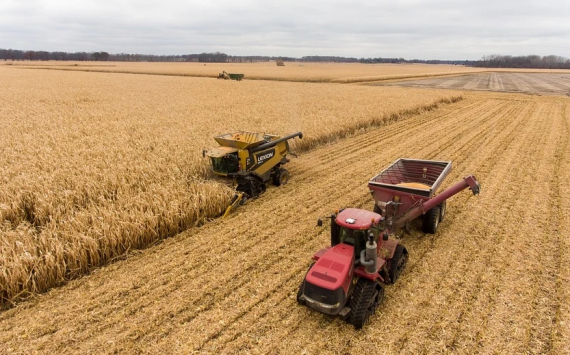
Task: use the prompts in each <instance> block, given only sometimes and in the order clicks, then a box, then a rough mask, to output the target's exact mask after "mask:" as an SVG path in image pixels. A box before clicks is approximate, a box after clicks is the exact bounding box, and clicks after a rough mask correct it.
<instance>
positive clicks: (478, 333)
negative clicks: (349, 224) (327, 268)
mask: <svg viewBox="0 0 570 355" xmlns="http://www.w3.org/2000/svg"><path fill="white" fill-rule="evenodd" d="M541 100H543V99H540V98H531V97H529V98H526V97H522V96H516V95H513V96H508V95H505V96H503V97H501V99H500V100H495V99H493V98H492V96H489V95H485V94H482V95H472V96H470V97H468V98H467V99H466V100H464V101H463V102H459V103H456V104H453V105H449V106H446V107H444V108H441V109H438V110H435V111H431V112H426V113H423V114H422V115H420V116H415V117H410V118H408V119H406V120H404V121H402V122H396V123H393V124H391V125H390V126H387V127H384V128H380V129H374V130H370V131H369V132H366V133H363V134H362V135H358V136H356V137H354V138H350V139H346V140H343V141H341V142H339V143H337V144H331V145H329V146H327V147H324V148H321V149H317V150H314V151H312V152H310V153H308V154H306V155H304V156H301V157H300V158H298V159H293V160H292V162H291V164H290V167H289V170H290V171H291V174H292V176H293V180H291V182H290V183H289V184H288V185H286V186H282V187H280V188H270V189H269V190H268V192H267V193H266V194H265V195H264V196H263V198H261V199H259V200H255V201H251V203H248V204H247V205H245V206H243V207H241V208H240V209H238V210H237V211H236V212H235V213H234V214H233V215H232V216H231V217H230V218H228V219H227V220H224V221H222V220H218V221H214V222H212V223H210V224H207V225H205V226H203V227H201V228H197V229H193V230H191V231H189V232H187V233H184V234H182V235H180V236H178V237H175V238H172V239H169V240H166V241H165V242H164V243H163V244H161V245H158V246H156V247H154V248H152V249H150V250H147V251H144V252H142V253H141V254H142V255H140V256H135V257H134V258H132V259H130V260H126V261H124V262H120V263H117V264H114V265H111V266H109V267H107V268H104V269H101V270H98V271H97V272H96V273H94V274H93V275H90V276H88V277H85V278H83V279H81V280H77V281H74V282H71V283H70V284H69V285H67V286H65V287H62V288H60V289H57V290H54V291H52V292H51V293H49V294H46V295H44V296H40V297H39V299H38V301H37V302H36V303H27V304H23V305H21V306H19V307H16V308H15V309H12V310H9V311H7V312H4V313H3V314H0V326H1V327H2V329H3V330H4V331H3V332H2V333H1V334H0V344H3V345H0V352H3V353H4V352H6V353H30V352H34V351H39V352H42V353H58V352H77V353H85V352H88V351H97V352H104V353H112V352H129V353H190V352H198V353H227V354H231V353H236V352H248V353H302V352H303V351H304V352H306V353H362V352H373V353H384V352H388V353H399V352H401V353H417V352H425V353H435V352H453V351H455V352H464V353H475V352H493V351H496V350H499V351H503V350H504V351H507V352H508V351H522V352H535V353H538V352H544V351H546V352H547V351H548V350H549V349H564V345H566V344H567V342H568V341H567V339H566V338H564V336H565V335H567V334H570V332H568V330H567V328H565V326H564V324H565V323H564V321H566V322H568V318H569V314H570V311H569V309H568V308H567V307H566V306H561V303H560V300H564V299H566V300H568V299H569V292H568V287H567V285H566V284H565V281H564V280H567V279H564V278H563V277H566V278H567V277H568V275H569V274H570V272H569V270H568V268H567V267H566V268H565V267H562V265H564V261H565V260H568V254H567V252H568V250H569V243H568V242H567V241H564V240H563V239H561V238H557V237H556V236H553V235H552V234H555V233H554V231H555V230H556V228H559V229H560V230H562V229H563V228H566V230H567V228H568V227H566V226H565V225H564V222H563V221H567V219H565V218H567V217H566V216H565V215H564V214H563V211H566V210H567V209H568V208H569V207H568V204H567V203H566V204H565V205H561V207H560V208H559V209H556V208H554V207H550V205H549V204H548V201H549V200H551V199H554V198H555V196H556V195H557V194H558V195H560V194H562V193H563V192H564V191H568V185H567V183H566V181H567V180H568V176H567V175H566V178H562V176H560V177H559V178H558V179H557V178H555V176H556V175H557V174H567V173H565V171H567V170H564V169H563V168H562V167H560V168H555V167H554V166H555V165H556V164H557V162H561V163H564V162H565V160H564V159H565V157H566V158H567V157H568V152H567V150H568V132H567V131H568V122H567V121H568V119H569V118H568V117H567V116H568V114H567V111H564V110H567V105H568V103H566V102H563V101H561V100H558V101H557V100H554V99H552V100H551V101H541ZM562 112H564V113H562ZM564 115H566V117H565V118H564ZM563 119H564V120H565V121H561V120H563ZM564 122H565V123H564ZM402 156H404V157H415V158H423V159H429V158H433V159H445V160H448V159H449V160H453V162H454V171H453V172H452V173H451V174H450V176H449V177H448V179H447V180H446V186H449V185H450V184H452V183H455V182H456V181H457V180H459V179H460V178H461V177H463V176H464V175H466V174H468V173H473V174H475V175H476V176H477V178H478V179H479V180H480V181H481V182H482V185H483V189H482V194H481V195H480V196H479V197H476V198H473V197H469V193H468V192H464V193H462V194H460V195H458V196H456V197H455V198H453V199H452V200H451V203H450V209H449V213H448V214H447V216H446V221H445V222H444V223H443V224H442V226H441V227H440V231H439V232H438V233H437V234H436V235H435V236H430V235H424V234H423V233H421V232H420V231H418V230H417V229H413V230H412V232H411V234H410V235H407V236H406V237H405V238H404V240H403V243H404V244H405V245H406V246H407V248H408V250H409V251H410V255H411V258H410V264H409V267H408V268H407V269H406V271H405V272H404V274H403V276H402V278H401V279H400V281H399V282H398V284H396V285H394V286H389V287H387V290H386V299H385V301H384V302H383V304H382V307H381V309H380V311H379V312H377V313H376V314H375V315H374V316H373V317H372V323H371V324H370V325H369V326H368V327H367V328H365V329H364V330H363V331H361V332H356V331H354V330H353V329H352V327H350V326H348V325H346V324H345V323H343V322H342V321H340V320H338V319H336V318H330V317H327V316H324V315H321V314H318V313H316V312H313V311H311V310H309V309H307V308H305V307H299V306H298V305H297V304H296V302H295V294H296V291H297V287H298V285H299V283H300V281H301V280H302V278H303V276H304V273H305V272H306V268H307V265H308V263H309V262H310V256H311V255H312V253H313V252H314V251H316V250H317V249H318V248H319V247H322V246H325V245H327V243H328V238H329V237H328V233H327V232H328V231H327V228H317V227H315V226H314V224H315V221H316V218H317V217H322V216H325V215H327V214H329V213H330V212H331V211H332V210H334V209H335V208H338V207H344V206H355V207H363V208H370V206H371V201H372V200H371V199H370V197H369V194H368V193H367V189H366V181H367V179H369V178H370V177H371V176H372V175H373V174H375V173H377V172H378V171H379V169H381V168H382V167H384V166H386V165H388V164H389V163H391V162H392V161H394V160H395V159H397V158H398V157H402ZM566 160H567V159H566ZM543 173H544V175H541V174H543ZM542 177H544V181H540V182H538V183H536V180H538V179H540V178H542ZM565 184H566V185H565ZM554 186H558V189H559V190H557V188H556V187H554ZM544 194H546V196H547V198H542V197H543V196H545V195H544ZM525 196H529V197H530V199H529V201H528V203H525V202H526V201H525V198H524V197H525ZM562 203H563V201H560V204H562ZM533 204H534V205H535V206H536V211H529V210H528V208H529V205H533ZM541 216H542V217H541ZM541 218H542V221H543V222H542V223H541V224H540V225H541V226H542V227H540V228H537V229H532V227H529V226H530V225H532V224H533V223H535V224H536V221H537V220H541ZM557 218H558V219H557ZM531 220H532V221H531ZM557 221H558V222H557ZM566 223H567V222H566ZM556 226H559V227H556ZM521 229H522V230H526V231H533V233H534V235H533V238H532V239H531V238H524V237H521V233H520V231H521ZM548 234H551V235H550V236H549V235H548ZM535 237H536V238H542V240H544V243H547V244H556V243H558V244H559V245H560V246H561V248H560V250H561V251H560V253H558V254H557V253H556V252H555V251H554V250H552V251H551V252H547V253H544V254H542V253H541V251H542V248H544V245H539V244H537V243H535V241H536V238H535ZM525 258H530V259H532V258H534V260H530V261H529V262H528V263H522V262H519V261H520V260H525ZM538 264H548V265H549V267H544V268H536V266H537V265H538ZM556 265H558V266H556ZM561 275H565V276H561ZM541 279H545V280H546V282H545V284H544V286H541V285H540V280H541ZM515 281H518V282H519V283H517V282H515ZM544 297H547V298H549V299H547V300H544V299H543V298H544ZM505 304H510V305H511V308H510V309H509V308H508V307H507V308H505ZM533 307H536V309H534V308H533ZM512 312H514V313H512ZM386 325H389V326H386ZM517 329H522V332H521V333H520V334H519V333H517ZM529 336H532V338H536V339H532V338H531V337H529ZM509 337H510V338H509ZM509 339H510V340H509ZM8 349H11V351H9V352H8V351H2V350H8Z"/></svg>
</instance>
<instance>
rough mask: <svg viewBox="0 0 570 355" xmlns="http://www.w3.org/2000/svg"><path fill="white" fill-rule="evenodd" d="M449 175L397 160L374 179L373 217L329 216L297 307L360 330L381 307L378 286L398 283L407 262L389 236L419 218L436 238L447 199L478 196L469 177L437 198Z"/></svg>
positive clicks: (442, 165) (446, 168) (445, 167)
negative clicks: (326, 242) (324, 243)
mask: <svg viewBox="0 0 570 355" xmlns="http://www.w3.org/2000/svg"><path fill="white" fill-rule="evenodd" d="M450 170H451V162H440V161H430V160H411V159H399V160H397V161H396V162H394V163H393V164H392V165H391V166H389V167H388V168H387V169H385V170H383V171H382V172H381V173H380V174H378V175H376V176H375V177H374V178H372V179H371V180H370V181H369V183H368V187H369V189H370V192H371V193H372V195H373V197H374V199H375V204H374V212H371V211H365V210H360V209H356V208H346V209H343V210H341V211H340V212H338V213H335V214H333V215H331V216H330V219H331V246H330V247H327V248H324V249H321V250H319V251H318V252H317V253H316V254H315V255H314V256H313V260H314V262H313V264H311V266H310V268H309V271H308V272H307V274H306V276H305V279H304V280H303V282H302V283H301V287H300V288H299V292H298V293H297V302H299V303H300V304H302V305H306V306H308V307H310V308H312V309H314V310H317V311H319V312H321V313H324V314H329V315H333V316H340V317H341V318H342V319H344V320H346V321H348V322H349V323H351V324H353V325H354V327H355V328H356V329H360V328H362V326H363V325H364V324H366V322H367V321H368V319H369V317H370V316H371V315H372V314H373V313H374V311H375V310H376V308H377V307H378V305H379V304H380V302H381V301H382V298H383V296H384V289H383V287H382V284H393V283H394V282H396V280H397V279H398V277H399V276H400V274H401V273H402V271H403V270H404V268H405V266H406V262H407V261H408V251H407V250H406V248H405V247H404V246H403V245H401V244H400V243H399V241H398V240H396V239H390V238H389V236H390V235H393V234H394V233H395V232H396V230H397V229H398V228H401V227H404V226H406V225H407V224H408V222H410V221H412V220H414V219H416V218H418V217H420V216H422V215H423V229H424V231H425V232H428V233H435V232H436V231H437V227H438V225H439V222H441V221H442V220H443V217H444V215H445V209H446V207H445V201H446V200H447V199H448V198H449V197H451V196H453V195H455V194H457V193H459V192H460V191H462V190H464V189H466V188H469V189H470V190H471V191H472V192H473V194H475V195H476V194H478V193H479V190H480V188H481V187H480V185H479V182H478V181H477V180H476V179H475V177H474V176H472V175H470V176H467V177H465V178H464V179H463V180H461V181H460V182H458V183H456V184H455V185H453V186H451V187H450V188H448V189H447V190H445V191H443V192H442V193H440V194H439V195H435V191H436V190H437V189H438V187H439V186H440V185H441V183H442V182H443V179H445V177H446V176H447V174H448V173H449V172H450ZM319 226H322V220H320V219H319Z"/></svg>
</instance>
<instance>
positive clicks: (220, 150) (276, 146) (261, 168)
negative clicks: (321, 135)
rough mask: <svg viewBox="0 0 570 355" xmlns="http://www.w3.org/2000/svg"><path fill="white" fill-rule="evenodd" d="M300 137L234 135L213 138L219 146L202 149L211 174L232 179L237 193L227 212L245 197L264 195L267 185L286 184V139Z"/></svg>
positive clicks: (299, 134)
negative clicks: (270, 183) (210, 165)
mask: <svg viewBox="0 0 570 355" xmlns="http://www.w3.org/2000/svg"><path fill="white" fill-rule="evenodd" d="M295 137H299V138H300V139H302V138H303V133H301V132H297V133H293V134H290V135H288V136H285V137H279V136H276V135H271V134H265V133H252V132H237V133H227V134H223V135H221V136H217V137H214V139H215V140H216V142H218V144H219V145H220V146H219V147H216V148H211V149H210V150H208V151H206V150H204V151H203V152H202V155H203V156H205V157H206V156H207V157H208V158H210V162H211V164H212V171H213V172H214V174H216V175H219V176H225V177H229V178H233V179H235V182H236V184H237V187H236V190H237V193H236V195H235V196H234V199H233V200H232V203H231V204H230V206H229V207H228V209H227V210H226V213H225V214H224V217H225V216H227V215H228V214H229V212H230V211H231V209H232V208H233V207H235V206H237V205H238V204H240V203H242V202H243V199H244V198H251V197H257V196H259V195H261V194H262V193H264V192H265V190H266V188H267V185H266V184H267V182H269V181H272V182H273V184H274V185H276V186H280V185H285V184H286V183H287V182H288V181H289V172H288V171H287V170H286V169H283V167H282V166H283V165H284V164H286V163H287V162H289V159H288V158H287V154H289V153H291V152H290V150H289V142H288V141H289V140H290V139H294V138H295Z"/></svg>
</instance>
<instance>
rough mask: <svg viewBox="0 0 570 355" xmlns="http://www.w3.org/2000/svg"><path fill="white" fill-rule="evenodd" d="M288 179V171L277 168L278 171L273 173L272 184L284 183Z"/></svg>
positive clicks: (279, 184)
mask: <svg viewBox="0 0 570 355" xmlns="http://www.w3.org/2000/svg"><path fill="white" fill-rule="evenodd" d="M288 181H289V172H288V171H287V169H279V171H277V174H275V176H274V177H273V185H275V186H281V185H286V184H287V182H288Z"/></svg>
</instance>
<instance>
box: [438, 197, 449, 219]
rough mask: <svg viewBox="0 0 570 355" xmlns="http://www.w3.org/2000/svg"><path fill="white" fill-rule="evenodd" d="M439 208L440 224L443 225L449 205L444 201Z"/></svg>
mask: <svg viewBox="0 0 570 355" xmlns="http://www.w3.org/2000/svg"><path fill="white" fill-rule="evenodd" d="M437 206H438V207H439V223H441V222H443V218H444V217H445V212H446V210H447V203H446V202H445V201H443V202H442V203H440V204H439V205H437Z"/></svg>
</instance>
